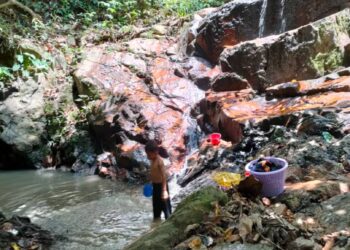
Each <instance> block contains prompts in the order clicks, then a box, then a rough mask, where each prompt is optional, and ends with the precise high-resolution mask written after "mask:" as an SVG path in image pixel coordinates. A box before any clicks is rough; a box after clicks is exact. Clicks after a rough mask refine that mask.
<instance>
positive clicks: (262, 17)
mask: <svg viewBox="0 0 350 250" xmlns="http://www.w3.org/2000/svg"><path fill="white" fill-rule="evenodd" d="M267 1H268V0H264V2H263V5H262V7H261V12H260V19H259V37H263V36H264V31H265V18H266V10H267Z"/></svg>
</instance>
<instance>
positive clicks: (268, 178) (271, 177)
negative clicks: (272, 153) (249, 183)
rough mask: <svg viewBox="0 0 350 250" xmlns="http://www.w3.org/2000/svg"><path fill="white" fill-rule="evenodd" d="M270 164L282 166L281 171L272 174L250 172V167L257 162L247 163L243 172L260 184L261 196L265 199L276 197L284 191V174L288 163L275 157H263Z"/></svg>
mask: <svg viewBox="0 0 350 250" xmlns="http://www.w3.org/2000/svg"><path fill="white" fill-rule="evenodd" d="M264 158H265V159H267V160H269V161H270V162H272V163H274V164H276V165H279V166H282V168H281V169H279V170H276V171H272V172H255V171H252V170H251V166H252V165H253V164H254V163H256V162H257V161H258V160H254V161H251V162H249V163H248V164H247V165H246V166H245V170H246V171H248V172H250V173H251V175H253V176H254V177H255V178H256V179H257V180H259V181H260V182H261V183H262V184H263V187H262V191H261V195H262V196H265V197H273V196H277V195H279V194H281V193H283V191H284V184H285V180H286V173H287V168H288V162H287V161H286V160H284V159H281V158H276V157H264Z"/></svg>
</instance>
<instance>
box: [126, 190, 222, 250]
mask: <svg viewBox="0 0 350 250" xmlns="http://www.w3.org/2000/svg"><path fill="white" fill-rule="evenodd" d="M227 200H228V199H227V196H226V194H225V193H224V192H222V191H220V190H219V189H217V188H214V187H207V188H204V189H202V190H200V191H198V192H196V193H194V194H192V195H190V196H189V197H187V198H186V199H185V200H183V201H182V202H181V203H180V204H179V205H178V206H177V208H176V211H175V212H174V213H173V214H172V215H171V217H170V218H169V219H168V220H166V221H165V222H163V223H162V224H161V225H160V226H158V227H157V228H156V229H154V230H152V231H150V232H149V233H147V234H145V235H143V236H142V237H141V238H139V239H138V240H136V241H135V242H134V243H132V244H131V245H129V246H128V247H126V248H125V249H128V250H132V249H135V250H136V249H150V250H151V249H152V250H153V249H154V250H161V249H172V247H174V246H176V244H178V243H180V242H181V241H183V240H184V239H185V238H186V233H185V229H186V227H187V226H188V225H192V224H196V223H200V222H202V221H203V219H204V217H205V216H206V215H207V214H208V213H209V212H210V211H211V209H212V205H213V202H219V203H220V204H225V203H226V202H227Z"/></svg>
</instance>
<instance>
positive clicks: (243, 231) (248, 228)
mask: <svg viewBox="0 0 350 250" xmlns="http://www.w3.org/2000/svg"><path fill="white" fill-rule="evenodd" d="M253 224H254V222H253V220H252V219H251V218H249V217H248V216H247V215H245V214H243V215H242V217H241V219H240V221H239V226H238V231H239V236H241V238H242V239H243V241H245V240H246V238H247V236H248V235H249V234H251V233H252V231H253Z"/></svg>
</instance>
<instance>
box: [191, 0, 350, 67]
mask: <svg viewBox="0 0 350 250" xmlns="http://www.w3.org/2000/svg"><path fill="white" fill-rule="evenodd" d="M347 4H348V1H346V0H333V1H324V0H308V1H305V0H294V1H289V0H284V1H282V0H251V1H231V2H229V3H227V4H226V5H224V6H222V7H221V8H219V9H218V10H217V11H215V12H214V13H212V14H210V15H208V16H207V17H206V18H205V19H204V20H203V21H202V23H201V25H200V26H199V27H198V29H197V30H198V34H197V35H196V38H195V42H196V44H195V45H196V46H195V48H196V52H197V53H200V54H202V55H203V56H204V57H205V58H207V59H208V60H210V61H211V62H213V63H216V62H217V61H218V59H219V57H220V54H221V52H222V51H223V50H224V49H225V48H227V47H231V46H234V45H236V44H238V43H240V42H243V41H248V40H253V39H256V38H258V37H265V36H268V35H272V34H280V33H283V32H285V31H288V30H291V29H295V28H298V27H301V26H303V25H306V24H308V23H310V22H314V21H316V20H318V19H321V18H323V17H326V16H328V15H330V14H333V13H335V12H337V11H340V10H342V9H344V8H346V7H347Z"/></svg>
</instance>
